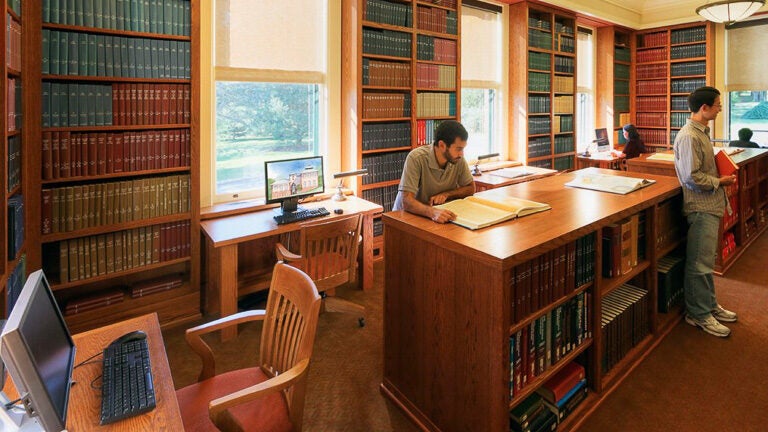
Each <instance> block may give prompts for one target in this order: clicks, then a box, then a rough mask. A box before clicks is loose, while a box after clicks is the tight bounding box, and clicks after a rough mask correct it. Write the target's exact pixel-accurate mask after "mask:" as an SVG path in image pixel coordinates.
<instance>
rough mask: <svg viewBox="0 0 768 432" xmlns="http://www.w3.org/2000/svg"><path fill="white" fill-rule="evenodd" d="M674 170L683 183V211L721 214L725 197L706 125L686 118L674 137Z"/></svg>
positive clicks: (724, 204) (724, 206) (718, 215)
mask: <svg viewBox="0 0 768 432" xmlns="http://www.w3.org/2000/svg"><path fill="white" fill-rule="evenodd" d="M675 172H677V178H678V179H679V180H680V184H681V185H682V186H683V213H685V214H686V215H688V214H690V213H697V212H701V213H709V214H711V215H715V216H717V217H722V216H723V212H724V211H725V208H726V205H727V203H728V200H727V199H726V197H725V190H724V189H723V188H721V187H720V176H719V175H718V173H717V165H715V153H714V150H713V149H712V143H711V142H710V141H709V127H707V126H704V125H702V124H701V123H699V122H696V121H693V120H691V119H688V122H687V123H686V124H685V126H683V128H682V129H680V132H678V134H677V137H676V138H675Z"/></svg>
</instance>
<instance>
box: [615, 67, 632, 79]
mask: <svg viewBox="0 0 768 432" xmlns="http://www.w3.org/2000/svg"><path fill="white" fill-rule="evenodd" d="M629 74H630V69H629V65H625V64H619V63H614V64H613V78H614V79H623V80H628V79H629Z"/></svg>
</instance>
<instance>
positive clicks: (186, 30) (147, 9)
mask: <svg viewBox="0 0 768 432" xmlns="http://www.w3.org/2000/svg"><path fill="white" fill-rule="evenodd" d="M190 8H191V5H190V2H189V0H89V1H74V2H71V1H70V2H69V3H65V1H64V0H43V22H44V23H55V24H67V25H74V26H84V27H94V28H105V29H113V30H128V31H136V32H142V33H160V34H170V35H183V36H188V35H189V34H190V30H191V26H192V22H191V14H190Z"/></svg>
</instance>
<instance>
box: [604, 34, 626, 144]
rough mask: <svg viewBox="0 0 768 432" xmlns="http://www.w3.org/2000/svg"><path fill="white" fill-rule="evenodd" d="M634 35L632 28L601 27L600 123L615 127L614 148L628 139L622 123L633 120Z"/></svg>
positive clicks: (610, 127) (607, 126) (611, 127)
mask: <svg viewBox="0 0 768 432" xmlns="http://www.w3.org/2000/svg"><path fill="white" fill-rule="evenodd" d="M632 40H633V39H632V37H631V33H630V31H629V30H626V29H623V28H620V27H616V26H605V27H598V29H597V53H598V55H597V64H596V83H595V84H596V85H595V87H596V89H595V90H596V91H595V97H596V111H597V125H596V127H606V128H609V129H612V130H613V134H612V135H613V139H612V141H611V143H612V144H613V148H619V149H620V148H621V147H622V146H623V145H624V143H625V142H626V140H625V139H624V134H623V133H622V130H621V127H622V126H623V125H625V124H627V123H630V105H631V103H630V101H631V100H632V95H631V82H632V67H631V60H632V49H631V46H632Z"/></svg>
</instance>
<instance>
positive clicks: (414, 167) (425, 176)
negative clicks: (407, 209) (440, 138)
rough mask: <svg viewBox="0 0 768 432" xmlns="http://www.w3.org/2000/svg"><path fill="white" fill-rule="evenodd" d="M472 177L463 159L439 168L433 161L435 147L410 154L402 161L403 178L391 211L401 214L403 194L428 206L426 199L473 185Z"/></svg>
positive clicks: (416, 150) (419, 148)
mask: <svg viewBox="0 0 768 432" xmlns="http://www.w3.org/2000/svg"><path fill="white" fill-rule="evenodd" d="M472 181H473V179H472V174H470V172H469V165H467V161H466V160H465V159H464V158H461V159H459V161H458V162H456V163H455V164H452V163H447V164H446V165H445V168H440V166H439V165H438V164H437V158H436V157H435V150H434V145H425V146H421V147H418V148H415V149H413V150H411V152H410V153H408V157H407V158H406V159H405V166H404V167H403V176H402V178H400V186H399V187H398V189H397V190H398V192H397V198H396V199H395V204H394V206H393V207H392V210H403V192H412V193H413V194H414V195H415V196H416V199H417V200H418V201H420V202H422V203H424V204H429V198H430V197H432V196H434V195H437V194H439V193H442V192H446V191H450V190H454V189H457V188H460V187H463V186H468V185H470V184H472Z"/></svg>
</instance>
